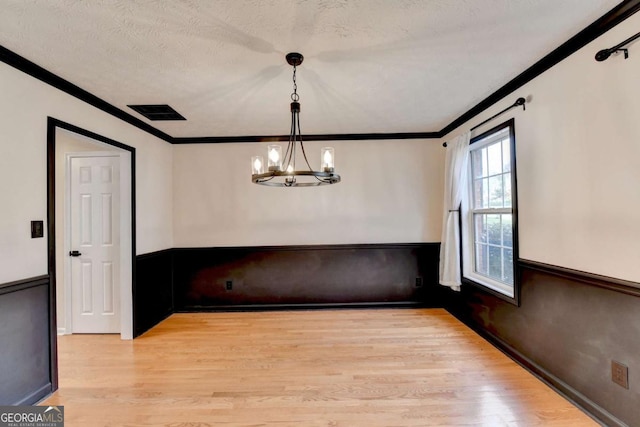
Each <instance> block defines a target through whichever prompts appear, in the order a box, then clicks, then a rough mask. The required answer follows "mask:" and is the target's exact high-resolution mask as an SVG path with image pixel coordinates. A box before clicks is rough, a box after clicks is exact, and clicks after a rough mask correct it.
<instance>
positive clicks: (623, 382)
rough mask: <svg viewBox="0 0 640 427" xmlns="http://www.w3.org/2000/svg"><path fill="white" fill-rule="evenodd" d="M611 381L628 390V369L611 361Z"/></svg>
mask: <svg viewBox="0 0 640 427" xmlns="http://www.w3.org/2000/svg"><path fill="white" fill-rule="evenodd" d="M611 381H613V382H614V383H616V384H618V385H619V386H621V387H624V388H626V389H629V368H627V367H626V366H625V365H623V364H622V363H620V362H616V361H615V360H612V361H611Z"/></svg>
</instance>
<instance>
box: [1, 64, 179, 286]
mask: <svg viewBox="0 0 640 427" xmlns="http://www.w3.org/2000/svg"><path fill="white" fill-rule="evenodd" d="M0 93H2V96H1V97H0V118H1V120H2V122H1V123H0V208H1V210H0V283H6V282H10V281H14V280H20V279H25V278H29V277H34V276H39V275H43V274H47V238H46V219H47V176H46V165H47V116H51V117H54V118H56V119H60V120H63V121H65V122H68V123H71V124H74V125H76V126H79V127H81V128H84V129H88V130H90V131H92V132H95V133H98V134H100V135H103V136H106V137H108V138H112V139H114V140H117V141H119V142H122V143H124V144H127V145H130V146H133V147H135V148H136V181H137V182H136V183H137V198H136V202H137V203H136V205H137V219H138V220H137V253H138V254H142V253H146V252H152V251H155V250H161V249H165V248H168V247H172V246H173V240H172V222H173V218H172V207H171V203H172V200H173V198H172V193H171V192H172V184H171V183H172V179H173V178H172V152H173V147H172V146H171V145H170V144H168V143H166V142H164V141H161V140H159V139H158V138H156V137H154V136H152V135H149V134H148V133H146V132H143V131H141V130H139V129H137V128H135V127H133V126H131V125H129V124H127V123H125V122H123V121H121V120H119V119H116V118H115V117H113V116H111V115H109V114H106V113H104V112H102V111H100V110H98V109H96V108H93V107H91V106H89V105H88V104H86V103H84V102H82V101H80V100H78V99H76V98H73V97H72V96H70V95H67V94H65V93H63V92H61V91H59V90H57V89H55V88H53V87H51V86H49V85H46V84H45V83H42V82H40V81H39V80H36V79H34V78H33V77H31V76H29V75H27V74H24V73H22V72H20V71H18V70H16V69H14V68H12V67H10V66H8V65H6V64H4V63H0ZM38 219H40V220H44V221H45V238H43V239H31V236H30V221H31V220H38ZM59 243H60V242H59Z"/></svg>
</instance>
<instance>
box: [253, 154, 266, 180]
mask: <svg viewBox="0 0 640 427" xmlns="http://www.w3.org/2000/svg"><path fill="white" fill-rule="evenodd" d="M251 173H252V174H253V175H259V174H262V173H264V162H263V160H262V156H253V157H251Z"/></svg>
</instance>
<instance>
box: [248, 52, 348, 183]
mask: <svg viewBox="0 0 640 427" xmlns="http://www.w3.org/2000/svg"><path fill="white" fill-rule="evenodd" d="M286 58H287V62H288V63H289V65H291V66H292V67H293V93H292V94H291V101H292V102H291V132H290V133H289V143H288V144H287V148H286V150H285V152H284V155H282V146H280V145H278V144H269V145H267V165H266V166H267V170H266V172H265V163H264V159H263V157H262V156H253V157H251V181H252V182H253V183H255V184H260V185H268V186H272V187H311V186H318V185H327V184H336V183H338V182H340V175H338V174H337V173H335V172H334V166H335V153H334V150H333V148H332V147H324V148H322V149H321V150H320V171H314V170H313V168H312V167H311V165H310V164H309V160H308V159H307V153H306V152H305V150H304V143H303V142H302V135H301V133H300V102H298V101H299V100H300V95H298V86H297V84H296V67H297V66H298V65H300V64H302V60H303V59H304V57H303V56H302V54H300V53H295V52H292V53H288V54H287V56H286ZM300 154H302V160H304V163H302V162H299V164H302V166H303V169H296V160H297V157H298V156H299V155H300ZM305 165H306V168H304V166H305Z"/></svg>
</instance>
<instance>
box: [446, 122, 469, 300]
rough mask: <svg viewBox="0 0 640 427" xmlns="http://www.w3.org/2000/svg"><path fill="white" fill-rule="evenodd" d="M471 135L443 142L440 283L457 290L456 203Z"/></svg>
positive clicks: (464, 188)
mask: <svg viewBox="0 0 640 427" xmlns="http://www.w3.org/2000/svg"><path fill="white" fill-rule="evenodd" d="M470 134H471V132H467V133H465V134H464V135H460V136H459V137H457V138H456V139H455V140H454V141H452V142H447V155H446V159H445V169H444V174H445V175H444V203H443V205H444V206H443V207H444V212H443V217H442V237H441V239H440V242H441V244H440V284H441V285H443V286H449V287H450V288H451V289H453V290H454V291H459V290H460V285H461V283H462V282H461V278H462V277H461V276H462V275H461V271H460V202H461V201H462V196H463V195H464V193H465V192H466V191H467V171H468V167H469V138H470Z"/></svg>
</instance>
